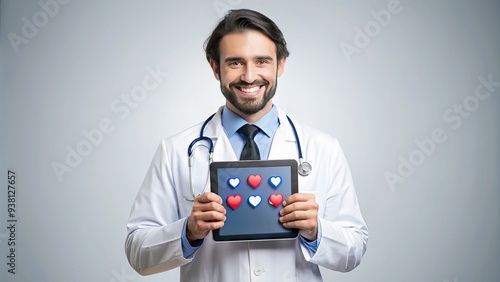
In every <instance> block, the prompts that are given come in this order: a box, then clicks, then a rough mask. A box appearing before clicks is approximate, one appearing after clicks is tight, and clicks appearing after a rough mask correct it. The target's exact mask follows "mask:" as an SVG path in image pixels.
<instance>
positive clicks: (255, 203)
mask: <svg viewBox="0 0 500 282" xmlns="http://www.w3.org/2000/svg"><path fill="white" fill-rule="evenodd" d="M261 201H262V198H261V197H260V196H259V195H257V196H250V197H248V203H250V205H252V206H253V207H254V208H256V207H257V206H258V205H259V204H260V202H261Z"/></svg>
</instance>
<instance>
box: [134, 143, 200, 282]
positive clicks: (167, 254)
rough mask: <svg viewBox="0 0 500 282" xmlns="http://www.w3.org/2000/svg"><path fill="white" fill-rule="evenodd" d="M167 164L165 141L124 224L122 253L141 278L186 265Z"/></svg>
mask: <svg viewBox="0 0 500 282" xmlns="http://www.w3.org/2000/svg"><path fill="white" fill-rule="evenodd" d="M178 199H179V198H178V197H177V195H176V191H175V183H174V179H173V176H172V168H171V160H170V158H169V156H168V154H167V150H166V145H165V141H162V142H161V143H160V145H159V146H158V149H157V151H156V153H155V156H154V158H153V160H152V162H151V165H150V167H149V170H148V172H147V174H146V177H145V179H144V181H143V183H142V186H141V188H140V190H139V193H138V195H137V197H136V199H135V202H134V204H133V206H132V210H131V212H130V217H129V220H128V223H127V233H128V235H127V238H126V241H125V252H126V255H127V258H128V261H129V263H130V265H131V266H132V267H133V268H134V269H135V270H136V271H137V272H138V273H139V274H141V275H148V274H153V273H158V272H162V271H166V270H170V269H173V268H176V267H179V266H181V265H183V264H186V263H188V262H190V261H191V259H192V258H190V259H186V258H184V256H183V253H182V243H181V232H182V229H183V225H184V222H185V220H186V218H180V216H179V211H178V209H177V208H176V207H178V206H179V203H178V202H177V201H178Z"/></svg>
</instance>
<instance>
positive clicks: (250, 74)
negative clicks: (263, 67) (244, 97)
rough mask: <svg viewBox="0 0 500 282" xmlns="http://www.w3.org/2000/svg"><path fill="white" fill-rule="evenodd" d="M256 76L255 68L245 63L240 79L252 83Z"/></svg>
mask: <svg viewBox="0 0 500 282" xmlns="http://www.w3.org/2000/svg"><path fill="white" fill-rule="evenodd" d="M256 78H257V72H256V70H255V67H254V66H252V65H251V64H248V65H246V67H245V68H244V71H243V74H242V75H241V80H242V81H245V82H248V83H252V82H254V81H255V79H256Z"/></svg>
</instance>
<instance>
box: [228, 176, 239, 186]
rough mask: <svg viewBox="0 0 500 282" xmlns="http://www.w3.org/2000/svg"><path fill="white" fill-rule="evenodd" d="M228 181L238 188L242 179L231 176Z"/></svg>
mask: <svg viewBox="0 0 500 282" xmlns="http://www.w3.org/2000/svg"><path fill="white" fill-rule="evenodd" d="M228 183H229V186H231V187H233V188H236V186H238V185H240V179H239V178H238V177H234V178H229V181H228Z"/></svg>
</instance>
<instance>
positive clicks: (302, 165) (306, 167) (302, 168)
mask: <svg viewBox="0 0 500 282" xmlns="http://www.w3.org/2000/svg"><path fill="white" fill-rule="evenodd" d="M214 116H215V113H214V114H212V115H211V116H209V117H208V118H207V119H206V120H205V122H203V125H202V126H201V129H200V136H199V137H196V138H195V139H194V140H193V141H191V143H190V144H189V146H188V150H187V153H188V159H189V162H188V165H189V184H190V186H191V192H193V199H192V200H191V199H188V198H187V197H186V196H183V198H184V200H186V201H190V202H193V201H194V198H195V195H194V188H193V183H192V180H191V177H192V175H191V166H192V162H191V159H192V157H193V148H194V146H195V145H196V143H198V142H201V141H206V142H207V143H208V153H209V162H212V155H213V152H214V142H213V141H212V139H211V138H209V137H207V136H204V135H203V134H204V132H205V128H206V127H207V125H208V123H209V122H210V121H211V120H212V118H213V117H214ZM286 118H287V119H288V122H289V123H290V126H291V127H292V130H293V134H294V136H295V140H296V142H297V152H298V155H299V168H298V172H299V174H300V175H302V176H308V175H309V174H310V173H311V171H312V166H311V164H309V163H308V162H305V161H303V155H302V146H301V145H300V139H299V134H298V133H297V128H295V124H294V123H293V121H292V119H291V118H290V117H289V116H288V115H287V116H286Z"/></svg>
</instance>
